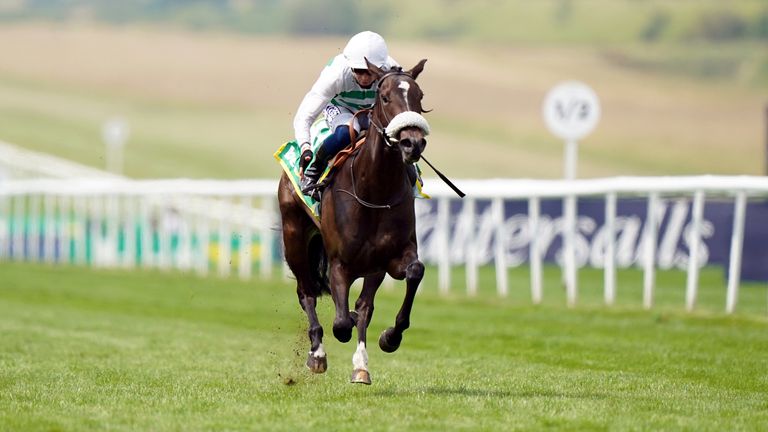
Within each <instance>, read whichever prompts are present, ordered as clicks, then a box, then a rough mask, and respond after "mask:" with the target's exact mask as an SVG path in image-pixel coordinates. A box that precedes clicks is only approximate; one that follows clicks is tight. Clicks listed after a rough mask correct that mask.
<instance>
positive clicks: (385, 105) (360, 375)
mask: <svg viewBox="0 0 768 432" xmlns="http://www.w3.org/2000/svg"><path fill="white" fill-rule="evenodd" d="M425 62H426V60H422V61H420V62H419V63H418V64H417V65H416V66H414V67H413V69H411V70H409V71H402V70H399V69H396V70H393V71H387V72H385V71H383V70H381V69H379V68H377V67H376V66H374V65H372V64H370V63H369V64H368V70H369V71H370V72H371V73H372V74H374V75H375V76H376V77H377V79H378V82H379V90H378V96H377V99H376V103H375V105H374V108H373V111H372V114H371V127H370V130H369V133H368V137H367V141H366V143H365V144H364V145H363V146H362V147H361V148H360V150H359V151H358V152H357V153H354V154H353V155H352V156H350V157H349V158H348V159H347V160H346V161H345V162H344V164H343V165H342V166H341V167H340V168H338V169H337V172H336V174H335V175H334V176H333V177H332V178H331V180H330V182H329V184H328V186H327V187H326V189H325V190H324V192H323V195H322V198H321V200H322V201H321V208H322V215H321V219H320V223H319V224H317V223H316V222H315V219H314V218H313V217H311V216H310V215H309V213H308V211H307V209H306V206H305V205H304V204H303V203H301V202H300V200H299V198H298V197H297V196H296V192H295V191H294V188H293V186H292V184H291V182H290V180H289V179H288V178H287V176H286V175H285V174H283V176H282V177H281V178H280V185H279V188H278V201H279V204H280V213H281V215H282V224H283V242H284V246H285V259H286V261H287V262H288V266H289V267H290V268H291V270H292V271H293V274H294V275H295V276H296V281H297V288H296V291H297V294H298V297H299V303H300V304H301V307H302V309H304V311H305V312H306V314H307V318H308V319H309V331H308V333H309V339H310V343H311V348H310V352H309V356H308V359H307V367H309V369H310V370H312V372H315V373H322V372H325V370H326V368H327V359H326V353H325V351H324V350H323V327H322V326H321V325H320V323H319V321H318V318H317V313H316V311H315V306H316V304H317V297H318V296H319V295H321V293H322V292H330V294H331V296H332V297H333V302H334V304H335V307H336V317H335V319H334V320H333V334H334V336H335V337H336V339H338V340H339V341H341V342H348V341H349V340H350V339H351V338H352V328H353V327H357V340H358V344H357V351H356V352H355V354H354V355H353V356H352V364H353V366H354V371H353V372H352V382H356V383H364V384H370V383H371V380H370V374H369V373H368V366H367V364H368V353H367V351H366V330H367V328H368V325H369V324H370V322H371V318H372V316H373V309H374V307H373V300H374V296H375V295H376V291H377V290H378V288H379V286H380V285H381V282H382V281H383V280H384V277H385V275H386V274H389V275H390V276H391V277H393V278H395V279H398V280H403V279H405V280H406V292H405V299H404V301H403V304H402V307H401V308H400V311H399V313H398V314H397V317H396V318H395V325H394V326H393V327H389V328H388V329H386V330H385V331H384V332H383V333H382V334H381V336H380V337H379V347H380V348H381V349H382V350H383V351H386V352H394V351H395V350H396V349H397V348H398V347H399V346H400V342H401V340H402V335H403V332H404V331H405V330H406V329H407V328H408V327H409V325H410V314H411V308H412V306H413V300H414V297H415V295H416V289H417V288H418V286H419V283H420V282H421V279H422V277H423V276H424V264H422V263H421V261H419V258H418V253H417V245H416V228H415V215H414V198H413V189H412V185H413V179H412V178H409V171H411V172H412V169H413V168H412V164H413V163H414V162H416V161H418V160H419V158H420V157H421V153H422V152H423V151H424V147H425V146H426V140H425V138H424V137H425V135H426V134H427V133H428V129H429V126H428V125H427V123H426V120H424V118H423V117H422V116H421V113H423V112H424V110H423V109H422V106H421V99H422V97H423V93H422V91H421V89H420V88H419V85H418V84H417V83H416V78H417V77H418V76H419V74H420V73H421V72H422V70H423V69H424V63H425ZM326 270H327V272H326ZM361 277H362V278H364V279H363V287H362V291H361V293H360V296H359V298H358V299H357V301H356V302H355V310H354V311H350V310H349V289H350V285H351V284H352V282H354V281H355V280H356V279H358V278H361Z"/></svg>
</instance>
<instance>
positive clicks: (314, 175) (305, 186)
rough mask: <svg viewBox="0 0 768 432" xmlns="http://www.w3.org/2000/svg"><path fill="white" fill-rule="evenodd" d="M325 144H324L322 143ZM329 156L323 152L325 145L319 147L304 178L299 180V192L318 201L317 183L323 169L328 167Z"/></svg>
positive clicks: (305, 171)
mask: <svg viewBox="0 0 768 432" xmlns="http://www.w3.org/2000/svg"><path fill="white" fill-rule="evenodd" d="M323 144H325V143H323ZM331 156H332V155H331V154H330V153H329V152H327V151H326V150H325V145H321V146H320V147H319V148H318V149H317V151H316V152H315V158H314V159H313V160H312V162H311V163H310V164H309V166H308V167H307V169H306V170H304V178H303V179H301V192H302V193H303V194H304V195H307V196H310V197H312V198H314V199H315V200H317V201H319V200H320V191H319V186H318V184H317V181H318V180H319V179H320V176H321V175H323V171H325V167H326V166H328V159H330V158H331Z"/></svg>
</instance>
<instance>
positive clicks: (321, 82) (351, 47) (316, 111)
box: [293, 31, 399, 199]
mask: <svg viewBox="0 0 768 432" xmlns="http://www.w3.org/2000/svg"><path fill="white" fill-rule="evenodd" d="M365 59H368V61H369V62H370V63H371V64H373V65H376V66H378V67H379V68H381V69H383V70H385V71H386V70H389V69H390V68H392V67H399V65H398V64H397V62H395V60H394V59H392V57H390V56H389V53H388V50H387V44H386V43H385V42H384V38H382V37H381V36H380V35H379V34H377V33H374V32H371V31H364V32H362V33H358V34H356V35H354V36H353V37H352V38H351V39H350V40H349V42H348V43H347V46H346V47H344V51H343V52H342V53H341V54H339V55H337V56H336V57H334V58H333V59H332V60H331V61H330V62H329V63H328V64H327V65H326V66H325V68H324V69H323V70H322V72H321V73H320V77H319V78H318V79H317V81H315V84H314V85H313V86H312V88H311V89H310V90H309V93H307V94H306V95H305V96H304V99H303V100H302V101H301V105H299V108H298V110H297V111H296V116H295V117H294V120H293V128H294V132H295V135H296V142H297V143H300V145H301V156H300V157H301V160H300V161H299V166H300V167H301V171H302V172H303V177H302V180H301V190H302V192H303V193H304V194H307V195H310V196H312V197H313V198H315V199H319V193H317V181H318V179H319V178H320V176H321V175H322V173H323V171H325V168H326V166H327V165H328V161H329V160H330V159H331V158H332V157H333V156H335V155H336V153H338V152H339V151H340V150H341V149H343V148H344V147H346V146H347V145H349V143H350V141H351V137H350V134H349V128H347V127H346V126H347V125H348V124H349V122H350V121H351V120H352V118H353V116H354V113H355V112H357V111H359V110H361V109H367V108H371V107H372V106H373V103H374V102H375V101H376V91H377V89H378V83H377V82H376V81H375V77H374V76H373V75H372V74H371V73H370V72H368V65H366V63H365ZM319 115H322V116H323V120H324V121H325V122H326V125H327V126H328V128H329V129H330V131H331V135H330V136H328V138H326V139H325V141H323V142H322V144H320V146H319V147H318V148H317V150H316V152H315V154H314V161H313V160H312V146H311V145H310V133H309V130H310V127H311V126H312V124H313V123H314V122H315V120H316V119H318V116H319ZM340 126H342V127H340ZM353 127H354V128H355V131H357V132H360V131H361V130H363V129H367V128H368V118H367V117H364V118H363V117H358V118H357V119H355V121H354V124H353ZM310 162H312V163H311V164H310Z"/></svg>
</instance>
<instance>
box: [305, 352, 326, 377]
mask: <svg viewBox="0 0 768 432" xmlns="http://www.w3.org/2000/svg"><path fill="white" fill-rule="evenodd" d="M307 367H308V368H309V370H311V371H312V372H314V373H316V374H321V373H323V372H325V371H326V370H328V358H327V357H315V356H313V355H312V354H310V355H309V356H308V357H307Z"/></svg>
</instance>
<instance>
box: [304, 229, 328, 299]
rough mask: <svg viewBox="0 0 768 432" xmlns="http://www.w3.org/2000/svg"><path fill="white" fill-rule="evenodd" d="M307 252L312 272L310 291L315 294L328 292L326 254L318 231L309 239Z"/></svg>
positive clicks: (319, 294)
mask: <svg viewBox="0 0 768 432" xmlns="http://www.w3.org/2000/svg"><path fill="white" fill-rule="evenodd" d="M307 254H308V255H309V268H310V271H311V274H312V282H313V284H312V291H313V292H312V293H313V294H314V295H316V296H321V295H323V294H330V293H331V286H330V283H329V281H328V255H326V253H325V246H324V245H323V236H321V235H320V233H316V234H315V235H313V236H312V237H311V238H310V239H309V246H308V248H307Z"/></svg>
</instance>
